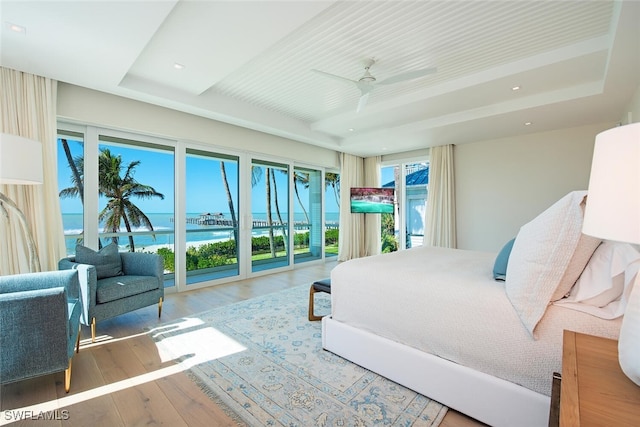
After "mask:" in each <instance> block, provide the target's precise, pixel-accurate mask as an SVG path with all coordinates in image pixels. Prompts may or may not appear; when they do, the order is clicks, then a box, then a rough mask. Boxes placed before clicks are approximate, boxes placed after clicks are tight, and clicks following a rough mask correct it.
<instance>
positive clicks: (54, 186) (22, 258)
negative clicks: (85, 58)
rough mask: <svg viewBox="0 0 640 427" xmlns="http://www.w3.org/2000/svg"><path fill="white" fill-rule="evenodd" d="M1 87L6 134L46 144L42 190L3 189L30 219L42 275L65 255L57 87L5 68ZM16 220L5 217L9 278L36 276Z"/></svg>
mask: <svg viewBox="0 0 640 427" xmlns="http://www.w3.org/2000/svg"><path fill="white" fill-rule="evenodd" d="M0 82H1V84H0V105H1V106H2V109H1V111H2V116H1V118H0V132H3V133H9V134H14V135H19V136H22V137H25V138H29V139H33V140H37V141H40V142H41V143H42V160H43V168H44V171H43V177H44V180H43V181H44V182H43V184H42V185H0V191H1V192H2V193H4V194H5V195H6V196H7V197H9V198H10V199H12V200H13V201H14V202H15V203H16V204H17V206H18V207H19V208H20V210H22V212H23V213H24V215H25V216H26V219H27V222H28V223H29V226H30V227H31V232H32V233H33V239H34V241H35V246H36V251H37V254H38V258H39V259H40V265H41V270H43V271H48V270H56V269H57V263H58V260H59V259H60V258H61V257H63V256H64V255H65V245H64V231H63V227H62V214H61V212H60V202H59V198H58V178H57V145H56V144H57V141H56V137H57V130H56V98H57V82H56V81H55V80H51V79H47V78H44V77H40V76H35V75H32V74H27V73H23V72H20V71H16V70H12V69H8V68H5V67H0ZM0 213H2V212H0ZM12 216H13V215H12V213H10V212H8V215H4V214H0V275H3V276H4V275H9V274H19V273H27V272H29V271H30V268H29V259H28V258H29V255H28V254H29V252H28V248H27V239H26V238H25V235H24V233H23V230H22V229H21V227H20V224H19V221H17V220H16V218H13V217H12Z"/></svg>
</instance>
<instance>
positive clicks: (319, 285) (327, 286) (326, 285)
mask: <svg viewBox="0 0 640 427" xmlns="http://www.w3.org/2000/svg"><path fill="white" fill-rule="evenodd" d="M313 289H315V290H316V291H317V292H326V293H329V294H330V293H331V279H322V280H316V281H315V282H313Z"/></svg>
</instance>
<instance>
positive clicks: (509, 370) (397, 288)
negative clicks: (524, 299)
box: [331, 247, 621, 396]
mask: <svg viewBox="0 0 640 427" xmlns="http://www.w3.org/2000/svg"><path fill="white" fill-rule="evenodd" d="M495 256H496V255H495V254H493V253H485V252H475V251H464V250H457V249H445V248H435V247H420V248H414V249H410V250H407V251H401V252H396V253H391V254H383V255H378V256H373V257H367V258H359V259H354V260H351V261H348V262H345V263H342V264H339V265H338V266H337V267H336V268H334V269H333V271H332V272H331V300H332V318H333V319H334V320H336V321H339V322H343V323H345V324H348V325H350V326H353V327H355V328H360V329H363V330H365V331H369V332H372V333H375V334H378V335H380V336H382V337H385V338H388V339H391V340H394V341H396V342H399V343H401V344H405V345H409V346H411V347H414V348H416V349H418V350H420V351H424V352H428V353H431V354H434V355H436V356H439V357H441V358H444V359H447V360H450V361H453V362H455V363H458V364H460V365H463V366H466V367H469V368H471V369H474V370H477V371H480V372H484V373H487V374H489V375H492V376H495V377H497V378H501V379H504V380H507V381H510V382H513V383H515V384H518V385H521V386H523V387H526V388H528V389H531V390H533V391H536V392H538V393H542V394H545V395H547V396H548V395H550V394H551V378H552V374H553V372H554V371H556V372H559V371H560V370H561V358H562V331H563V330H564V329H569V330H574V331H577V332H583V333H589V334H594V335H599V336H604V337H609V338H617V337H618V333H619V330H620V323H621V322H620V319H616V320H603V319H599V318H596V317H594V316H591V315H588V314H586V313H581V312H577V311H575V310H569V309H566V308H562V307H559V306H550V307H549V308H548V309H547V311H546V313H545V315H544V316H543V318H542V320H541V321H540V323H539V324H538V327H537V329H536V335H537V336H538V339H537V340H534V339H533V338H532V337H531V335H530V334H529V332H528V331H527V329H526V328H525V326H524V325H523V323H522V322H521V321H520V319H519V317H518V315H517V314H516V311H515V310H514V308H513V306H512V305H511V303H510V301H509V299H508V298H507V296H506V293H505V288H504V284H503V283H502V282H498V281H495V280H494V279H493V277H492V268H493V262H494V260H495ZM507 280H508V278H507Z"/></svg>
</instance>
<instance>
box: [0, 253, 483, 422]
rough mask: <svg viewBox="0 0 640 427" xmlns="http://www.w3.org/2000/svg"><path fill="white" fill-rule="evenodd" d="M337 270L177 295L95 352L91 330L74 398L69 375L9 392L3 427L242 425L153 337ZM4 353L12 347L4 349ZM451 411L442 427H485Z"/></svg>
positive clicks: (132, 318) (122, 327)
mask: <svg viewBox="0 0 640 427" xmlns="http://www.w3.org/2000/svg"><path fill="white" fill-rule="evenodd" d="M335 265H336V264H335V262H329V263H326V264H323V265H317V264H316V265H312V266H309V267H304V268H297V269H295V270H293V271H288V272H284V273H276V274H271V275H268V276H262V277H258V278H253V279H247V280H243V281H239V282H234V283H229V284H223V285H218V286H214V287H211V288H207V289H199V290H194V291H190V292H183V293H175V294H169V295H167V296H166V298H165V302H164V305H163V309H162V318H161V319H158V314H157V307H155V306H153V307H147V308H144V309H140V310H137V311H135V312H132V313H129V314H125V315H122V316H119V317H117V318H115V319H111V320H108V321H104V322H100V323H98V328H97V335H98V342H96V343H95V344H91V342H90V341H91V340H90V333H89V330H88V328H86V327H83V331H82V342H81V347H80V353H79V354H77V355H76V356H75V357H74V358H73V369H72V378H71V391H70V392H69V393H68V394H67V393H65V392H64V385H63V382H64V373H58V374H52V375H46V376H42V377H39V378H34V379H31V380H26V381H20V382H17V383H13V384H7V385H3V386H2V388H1V389H0V409H1V410H3V411H8V412H4V413H3V414H2V417H1V419H0V425H3V424H6V423H7V422H8V421H12V420H14V419H16V418H17V417H19V416H22V417H24V416H25V415H28V414H29V412H27V411H32V412H31V413H30V414H31V416H32V417H36V416H38V415H41V416H43V417H44V416H48V417H53V418H57V419H56V420H42V419H34V420H29V421H22V422H15V423H12V424H11V425H12V426H18V425H20V426H22V425H32V426H81V427H100V426H108V427H115V426H143V425H166V426H171V427H174V426H206V427H211V426H232V425H235V424H234V423H233V421H231V420H230V419H229V418H228V417H227V416H226V415H225V414H224V412H223V411H222V410H221V409H220V408H219V407H217V406H216V405H215V404H214V403H213V402H212V401H211V400H210V399H209V398H208V397H207V396H205V395H204V394H203V393H202V392H201V390H200V389H199V388H198V387H197V386H196V385H195V384H194V383H193V382H191V381H190V380H189V379H188V377H187V375H186V374H185V373H184V372H175V370H172V367H174V366H176V364H175V363H174V362H162V361H161V360H160V357H159V355H158V351H157V349H156V347H155V344H154V342H153V340H152V339H151V337H149V335H147V334H146V333H145V330H148V328H152V327H154V326H157V325H160V324H162V323H164V322H168V321H171V320H174V319H180V318H182V317H185V316H188V315H190V314H193V313H199V312H202V311H206V310H209V309H211V308H214V307H218V306H221V305H225V304H229V303H233V302H237V301H241V300H244V299H247V298H253V297H256V296H259V295H263V294H266V293H270V292H276V291H279V290H282V289H285V288H288V287H292V286H297V285H301V284H306V283H309V284H310V283H311V282H313V281H314V280H317V279H318V278H323V277H328V276H329V272H330V271H331V269H332V268H333V267H335ZM2 345H11V344H9V343H2ZM482 425H483V424H481V423H479V422H477V421H475V420H473V419H470V418H468V417H466V416H464V415H462V414H460V413H458V412H456V411H453V410H449V412H448V413H447V415H446V416H445V419H444V422H443V423H442V424H441V426H442V427H454V426H455V427H467V426H482Z"/></svg>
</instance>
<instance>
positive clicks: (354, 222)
mask: <svg viewBox="0 0 640 427" xmlns="http://www.w3.org/2000/svg"><path fill="white" fill-rule="evenodd" d="M363 185H364V161H363V159H362V157H358V156H353V155H351V154H346V153H340V233H339V234H338V261H348V260H350V259H353V258H359V257H360V256H361V251H362V248H364V242H365V240H364V235H365V234H364V233H365V228H364V214H352V213H351V211H350V208H349V206H350V200H349V198H350V195H351V187H362V186H363Z"/></svg>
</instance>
